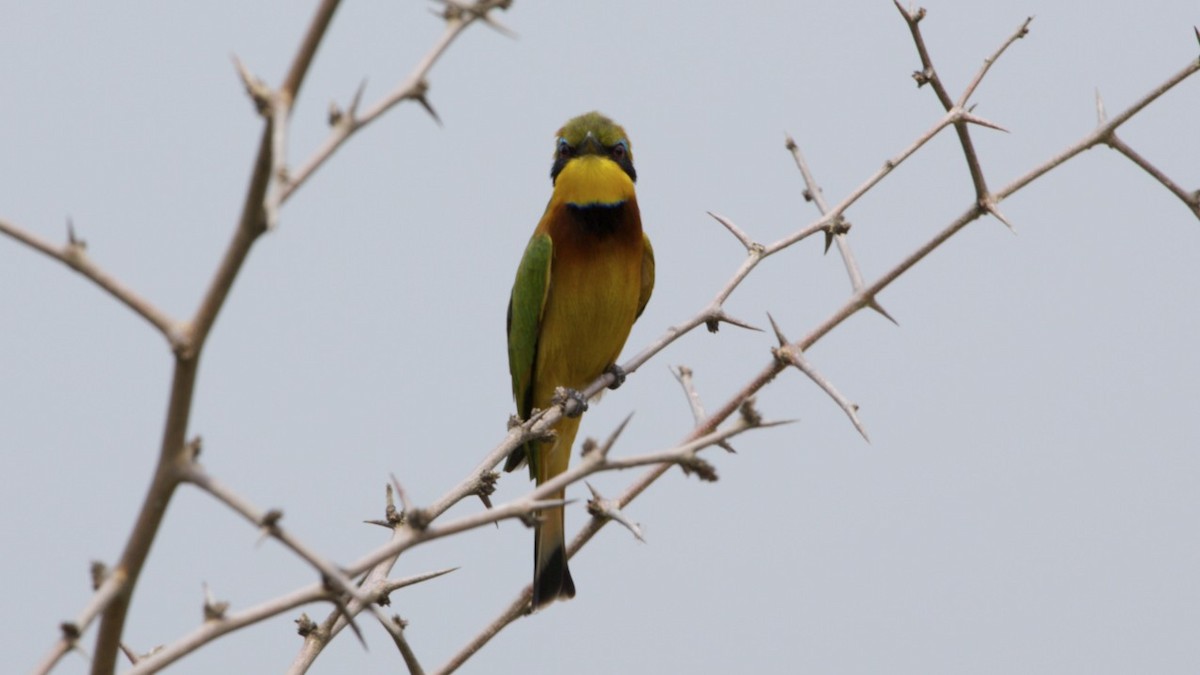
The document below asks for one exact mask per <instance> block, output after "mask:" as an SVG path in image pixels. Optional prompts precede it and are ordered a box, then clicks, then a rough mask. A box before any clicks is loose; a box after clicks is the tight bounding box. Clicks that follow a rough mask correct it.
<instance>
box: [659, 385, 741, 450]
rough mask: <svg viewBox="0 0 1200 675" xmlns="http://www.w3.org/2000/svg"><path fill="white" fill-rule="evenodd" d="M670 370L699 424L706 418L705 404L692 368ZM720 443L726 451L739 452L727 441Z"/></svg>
mask: <svg viewBox="0 0 1200 675" xmlns="http://www.w3.org/2000/svg"><path fill="white" fill-rule="evenodd" d="M670 370H671V374H672V375H674V376H675V381H676V382H678V383H679V386H681V387H683V395H684V396H686V397H687V401H688V407H690V408H691V409H692V419H693V420H694V421H695V422H696V424H699V423H700V422H702V421H703V420H704V404H703V403H701V402H700V394H699V393H698V392H697V391H696V385H695V383H694V382H692V369H691V368H688V367H687V366H679V367H678V368H672V369H670ZM718 445H720V446H721V448H723V449H724V450H725V451H726V452H731V453H734V454H737V450H734V449H733V446H732V445H730V444H729V443H728V442H727V441H721V442H720V443H718Z"/></svg>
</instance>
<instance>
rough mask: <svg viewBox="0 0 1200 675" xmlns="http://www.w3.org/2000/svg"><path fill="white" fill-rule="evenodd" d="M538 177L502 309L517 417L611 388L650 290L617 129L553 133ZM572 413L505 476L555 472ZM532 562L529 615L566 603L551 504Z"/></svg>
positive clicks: (557, 522) (646, 254)
mask: <svg viewBox="0 0 1200 675" xmlns="http://www.w3.org/2000/svg"><path fill="white" fill-rule="evenodd" d="M550 180H551V181H552V183H553V185H554V192H553V193H552V194H551V195H550V203H549V204H547V205H546V211H545V213H543V214H542V219H541V221H540V222H538V225H537V229H535V230H534V231H533V236H532V237H531V238H530V239H529V244H528V246H526V248H525V254H524V256H523V257H522V258H521V264H520V266H519V267H518V268H517V278H516V281H515V282H514V283H513V289H512V297H511V298H510V299H509V303H508V368H509V372H510V373H511V374H512V389H513V398H515V399H516V403H517V412H518V413H519V414H520V416H521V418H522V419H527V418H528V417H529V415H530V413H531V412H532V411H533V410H534V409H546V408H549V407H550V406H551V405H553V404H554V402H553V399H554V392H555V388H557V387H564V388H566V389H568V390H570V394H571V396H572V397H574V398H576V399H577V400H578V401H579V402H580V403H583V400H582V398H581V397H580V395H579V393H578V390H581V389H583V388H584V387H586V386H587V385H588V384H589V383H591V382H592V381H593V380H595V379H596V378H597V377H599V376H600V375H601V374H603V373H605V372H613V374H614V375H615V377H616V381H615V382H614V386H616V385H619V384H620V383H621V380H623V379H624V373H622V372H621V370H620V368H618V367H617V366H616V361H617V357H618V356H619V355H620V353H621V348H622V347H624V346H625V339H626V338H628V337H629V329H630V328H631V327H632V326H633V322H634V321H635V320H636V319H637V318H638V316H640V315H641V313H642V310H643V309H644V308H645V307H646V302H647V301H648V300H649V299H650V292H651V291H652V290H653V288H654V250H653V249H652V248H650V240H649V239H648V238H647V237H646V235H645V234H643V232H642V219H641V215H640V214H639V212H638V204H637V196H636V195H635V193H634V190H633V183H634V181H635V180H637V172H636V171H634V169H633V149H632V147H631V146H630V144H629V138H628V137H626V135H625V130H624V129H622V128H621V127H620V126H618V125H617V124H616V123H614V122H613V121H612V120H610V119H609V118H607V117H605V116H604V115H601V114H600V113H598V112H590V113H587V114H585V115H580V116H579V117H576V118H574V119H572V120H570V121H568V122H567V123H566V125H564V126H563V128H562V129H559V131H558V137H557V140H556V146H555V151H554V165H553V166H552V167H551V169H550ZM584 408H586V405H580V406H577V411H578V412H577V413H576V416H574V417H569V416H564V417H562V418H561V419H560V420H559V421H558V423H557V424H556V425H555V426H554V430H555V437H554V438H553V439H550V440H543V441H531V442H529V443H526V444H525V445H523V446H520V447H518V448H516V449H515V450H513V452H512V454H511V455H509V457H508V462H507V463H506V464H505V467H504V468H505V470H506V471H512V470H513V469H516V468H517V467H519V466H521V464H522V463H524V462H526V461H528V463H529V473H530V475H531V476H532V478H533V479H534V480H536V481H537V483H538V484H539V485H540V484H542V483H544V482H546V481H547V480H550V479H551V478H553V477H555V476H557V475H558V474H560V473H562V472H563V471H566V469H567V464H568V462H570V460H571V445H572V443H573V442H574V440H575V433H576V431H578V430H579V421H580V420H579V416H578V415H579V414H581V413H582V410H583V409H584ZM563 494H564V491H562V490H560V491H558V492H557V493H556V494H555V495H552V496H551V497H550V498H551V499H562V498H563ZM533 558H534V560H533V562H534V568H533V608H534V609H538V608H540V607H542V606H544V605H546V604H549V603H551V602H553V601H554V600H556V599H558V598H571V597H574V596H575V583H574V582H573V581H572V580H571V572H570V570H568V569H567V556H566V547H565V541H564V530H563V507H561V506H558V507H554V508H552V509H547V510H545V511H543V512H542V513H541V514H540V517H539V520H538V524H537V525H536V529H535V532H534V539H533Z"/></svg>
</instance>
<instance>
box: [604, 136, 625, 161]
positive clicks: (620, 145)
mask: <svg viewBox="0 0 1200 675" xmlns="http://www.w3.org/2000/svg"><path fill="white" fill-rule="evenodd" d="M608 152H609V154H610V155H612V158H613V159H615V160H617V161H621V160H623V159H625V158H626V157H627V156H628V155H629V143H627V142H626V141H625V140H624V139H621V140H619V141H617V144H616V145H614V146H612V150H609V151H608Z"/></svg>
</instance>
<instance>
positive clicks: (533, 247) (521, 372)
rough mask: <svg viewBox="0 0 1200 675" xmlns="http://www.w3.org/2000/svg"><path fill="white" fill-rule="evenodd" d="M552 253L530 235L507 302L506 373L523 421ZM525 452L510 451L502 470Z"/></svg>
mask: <svg viewBox="0 0 1200 675" xmlns="http://www.w3.org/2000/svg"><path fill="white" fill-rule="evenodd" d="M553 253H554V247H553V244H552V243H551V241H550V236H549V235H546V234H534V235H533V238H531V239H530V240H529V245H528V246H526V247H525V255H524V256H523V257H522V258H521V265H520V266H519V267H518V268H517V278H516V280H515V281H514V282H513V289H512V296H511V297H510V298H509V300H508V372H509V373H510V374H511V375H512V390H513V399H514V400H516V402H517V414H518V415H520V416H521V418H522V419H527V418H528V417H529V413H530V412H532V410H533V369H534V363H535V362H536V361H537V346H538V344H537V343H538V335H539V334H540V333H541V328H542V310H543V309H544V308H545V306H546V292H547V291H548V290H549V289H550V261H551V259H552V258H553ZM525 451H526V447H525V446H521V447H519V448H517V449H515V450H513V452H512V454H511V455H509V456H508V462H507V463H505V465H504V470H505V471H512V470H513V469H515V468H517V467H518V466H520V465H521V463H522V462H523V461H524V460H525Z"/></svg>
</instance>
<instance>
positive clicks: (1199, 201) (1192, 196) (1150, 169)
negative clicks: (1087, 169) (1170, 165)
mask: <svg viewBox="0 0 1200 675" xmlns="http://www.w3.org/2000/svg"><path fill="white" fill-rule="evenodd" d="M1107 143H1108V145H1109V147H1111V148H1112V149H1113V150H1116V151H1117V152H1119V153H1121V154H1122V155H1125V156H1126V157H1128V158H1129V160H1130V161H1132V162H1133V163H1134V164H1137V165H1138V166H1139V167H1141V168H1142V170H1143V171H1145V172H1146V173H1148V174H1150V176H1151V177H1152V178H1154V180H1156V181H1158V182H1159V183H1162V185H1163V187H1165V188H1167V189H1168V190H1170V191H1171V194H1173V195H1175V196H1176V197H1178V198H1179V200H1180V201H1182V202H1183V203H1184V204H1185V205H1187V207H1188V208H1189V209H1190V210H1191V211H1192V214H1193V215H1195V216H1196V217H1197V218H1200V190H1195V191H1192V192H1188V191H1187V190H1185V189H1183V188H1182V187H1180V186H1179V185H1178V184H1176V183H1175V181H1173V180H1171V179H1170V178H1169V177H1168V176H1167V174H1165V173H1163V172H1162V170H1161V169H1159V168H1158V167H1156V166H1154V165H1153V164H1151V163H1150V162H1149V161H1147V160H1146V158H1145V157H1142V156H1141V155H1140V154H1138V152H1137V151H1136V150H1134V149H1133V148H1131V147H1129V145H1128V144H1126V143H1125V141H1122V140H1121V139H1120V138H1118V137H1117V134H1116V132H1114V133H1112V134H1110V135H1109V137H1108V140H1107Z"/></svg>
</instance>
